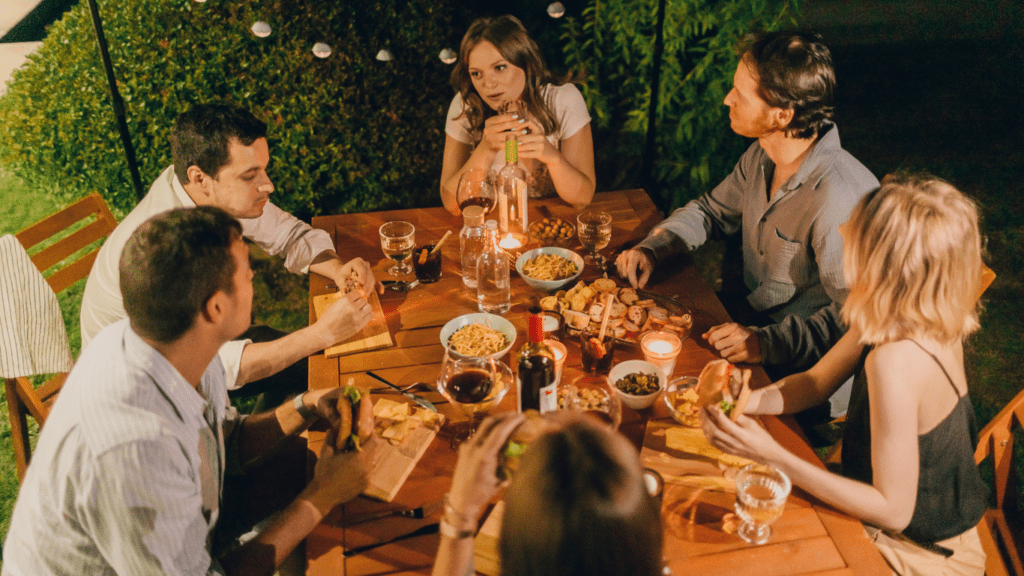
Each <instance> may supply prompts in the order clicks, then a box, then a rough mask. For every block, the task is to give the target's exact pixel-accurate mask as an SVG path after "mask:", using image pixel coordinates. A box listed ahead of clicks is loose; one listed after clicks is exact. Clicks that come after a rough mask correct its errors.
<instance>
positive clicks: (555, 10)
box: [548, 2, 565, 18]
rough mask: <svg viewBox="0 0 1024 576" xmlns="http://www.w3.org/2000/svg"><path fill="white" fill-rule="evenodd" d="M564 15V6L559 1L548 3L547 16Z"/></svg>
mask: <svg viewBox="0 0 1024 576" xmlns="http://www.w3.org/2000/svg"><path fill="white" fill-rule="evenodd" d="M564 15H565V6H563V5H562V3H561V2H552V3H551V4H550V5H548V16H551V17H552V18H561V17H562V16H564Z"/></svg>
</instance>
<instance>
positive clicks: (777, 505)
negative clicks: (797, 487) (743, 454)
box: [736, 464, 792, 544]
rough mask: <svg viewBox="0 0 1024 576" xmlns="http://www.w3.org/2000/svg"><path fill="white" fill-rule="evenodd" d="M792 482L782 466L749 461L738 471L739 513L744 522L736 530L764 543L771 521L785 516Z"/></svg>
mask: <svg viewBox="0 0 1024 576" xmlns="http://www.w3.org/2000/svg"><path fill="white" fill-rule="evenodd" d="M791 486H792V485H791V484H790V481H789V476H786V474H785V473H784V472H782V471H781V470H776V469H775V468H772V467H771V466H762V465H760V464H748V465H747V466H744V467H743V468H742V469H740V472H739V474H737V475H736V514H737V515H738V516H739V517H740V520H741V521H742V524H740V528H739V530H737V531H736V533H737V534H738V535H739V537H740V538H742V539H743V540H745V541H747V542H749V543H751V544H764V543H765V542H767V541H768V538H770V537H771V535H772V527H771V523H772V522H774V521H775V520H777V519H778V517H779V516H782V510H783V508H785V506H786V498H787V497H788V496H789V490H790V487H791Z"/></svg>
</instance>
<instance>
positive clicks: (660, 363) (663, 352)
mask: <svg viewBox="0 0 1024 576" xmlns="http://www.w3.org/2000/svg"><path fill="white" fill-rule="evenodd" d="M682 345H683V343H682V341H681V340H680V339H679V337H678V336H676V335H675V334H673V333H671V332H665V331H655V332H648V333H647V334H644V336H643V337H642V338H641V339H640V348H641V349H642V350H643V352H644V360H647V361H648V362H650V363H651V364H654V365H655V366H657V367H659V368H661V371H662V372H663V373H664V374H665V378H669V377H670V376H672V372H673V371H674V370H675V368H676V356H678V355H679V351H680V350H681V349H682Z"/></svg>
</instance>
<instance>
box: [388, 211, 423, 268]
mask: <svg viewBox="0 0 1024 576" xmlns="http://www.w3.org/2000/svg"><path fill="white" fill-rule="evenodd" d="M380 247H381V250H383V251H384V255H385V256H387V257H388V258H390V259H391V260H394V261H395V265H394V266H392V267H391V268H388V274H391V275H392V276H405V275H407V274H412V271H413V269H412V264H411V262H410V261H411V260H412V251H413V249H415V248H416V227H415V226H413V225H412V224H410V223H409V222H404V221H402V220H396V221H394V222H387V223H385V224H384V225H383V226H381V227H380Z"/></svg>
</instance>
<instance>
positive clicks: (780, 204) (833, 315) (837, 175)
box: [639, 125, 878, 368]
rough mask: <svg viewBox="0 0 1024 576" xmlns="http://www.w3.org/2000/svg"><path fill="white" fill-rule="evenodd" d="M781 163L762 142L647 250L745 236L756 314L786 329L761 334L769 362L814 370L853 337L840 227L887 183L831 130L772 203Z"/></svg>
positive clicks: (679, 213) (660, 252)
mask: <svg viewBox="0 0 1024 576" xmlns="http://www.w3.org/2000/svg"><path fill="white" fill-rule="evenodd" d="M774 170H775V164H774V163H773V162H772V160H771V159H770V158H769V157H768V155H767V154H766V153H765V151H764V149H762V148H761V146H760V144H759V143H757V142H755V143H754V144H753V145H751V147H750V148H749V149H748V150H747V152H746V153H744V154H743V156H742V157H741V158H740V161H739V162H737V164H736V167H735V168H734V169H733V171H732V174H730V175H729V177H728V178H726V179H725V180H724V181H723V182H722V183H721V184H719V185H718V186H716V187H715V189H714V190H712V191H711V192H709V193H707V194H704V195H703V196H701V197H700V198H698V199H696V200H693V201H691V202H689V203H688V204H687V205H686V206H683V207H682V208H680V209H678V210H676V211H675V212H673V213H672V215H671V216H669V217H668V218H667V219H666V220H665V221H664V222H662V223H661V224H659V225H658V226H656V227H655V228H654V230H652V231H651V233H650V234H649V235H648V236H647V238H646V239H645V240H644V241H643V242H641V243H640V245H639V246H641V247H646V248H649V249H650V250H651V251H653V252H654V255H655V258H656V259H657V260H658V261H661V260H662V259H664V258H665V257H667V256H669V255H671V254H675V253H677V252H679V251H682V250H694V249H696V248H697V247H698V246H700V245H702V244H704V242H706V241H707V240H708V239H709V238H711V237H713V236H714V235H719V236H721V235H731V234H735V233H737V232H741V233H742V234H743V277H744V281H745V283H746V285H747V288H748V289H750V295H749V296H748V297H747V299H748V301H749V302H750V304H751V306H752V307H753V308H754V309H755V310H758V311H760V312H762V313H764V314H765V315H767V316H769V317H770V318H772V319H773V320H775V321H776V322H778V324H774V325H771V326H768V327H766V328H758V329H756V330H755V331H756V333H757V335H758V337H759V339H760V343H761V349H762V353H763V355H764V359H765V364H791V365H793V366H794V367H801V368H804V367H808V366H810V365H811V364H813V363H814V362H816V361H817V360H818V359H819V358H821V356H823V355H824V353H825V352H826V351H828V349H829V348H831V347H832V345H833V344H835V342H836V341H838V340H839V338H840V337H841V336H842V334H843V333H844V332H845V331H846V328H845V326H843V324H842V321H841V320H840V318H839V309H840V306H841V305H842V303H843V301H844V300H845V299H846V282H845V280H844V277H843V266H842V265H843V242H842V239H841V238H840V237H839V232H838V230H837V227H838V226H839V224H842V223H843V222H845V221H846V220H847V219H848V218H849V216H850V212H851V210H852V209H853V207H854V206H855V205H856V203H857V202H858V201H859V200H860V198H861V197H862V196H863V195H864V194H865V193H867V192H868V191H870V190H872V189H874V188H877V187H878V179H877V178H875V176H874V175H873V174H872V173H871V172H870V171H869V170H868V169H867V168H865V167H864V165H863V164H861V163H860V162H859V161H857V159H856V158H854V157H853V156H851V155H850V154H849V153H848V152H846V151H845V150H843V149H842V147H841V146H840V143H839V129H838V128H837V127H836V126H835V125H832V126H830V127H829V128H827V129H826V131H825V132H824V133H823V134H821V135H820V136H819V137H818V140H817V141H816V142H815V144H814V147H813V148H812V149H811V150H810V152H809V153H808V154H807V157H806V158H804V161H803V163H801V165H800V168H799V170H797V173H796V174H794V175H793V176H792V177H790V178H789V180H787V181H786V182H784V183H783V184H782V186H781V187H780V188H779V189H778V190H777V191H776V193H775V197H774V198H772V199H771V201H769V200H768V190H769V185H770V183H771V179H772V175H773V174H774Z"/></svg>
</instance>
